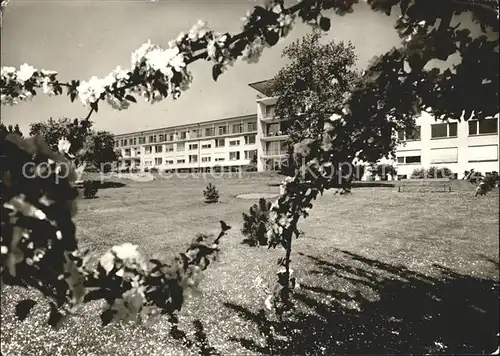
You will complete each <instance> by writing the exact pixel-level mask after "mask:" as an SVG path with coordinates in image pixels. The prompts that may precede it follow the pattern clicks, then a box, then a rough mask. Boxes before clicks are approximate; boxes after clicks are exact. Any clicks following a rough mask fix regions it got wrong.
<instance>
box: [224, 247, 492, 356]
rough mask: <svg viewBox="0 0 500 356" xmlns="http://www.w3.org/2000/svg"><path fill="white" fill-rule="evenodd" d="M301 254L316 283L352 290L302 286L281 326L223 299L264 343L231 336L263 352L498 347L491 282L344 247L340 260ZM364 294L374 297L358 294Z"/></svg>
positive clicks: (475, 351) (478, 349) (484, 349)
mask: <svg viewBox="0 0 500 356" xmlns="http://www.w3.org/2000/svg"><path fill="white" fill-rule="evenodd" d="M303 256H305V257H307V258H308V259H309V260H311V261H312V262H313V263H314V266H315V267H316V269H315V270H314V271H312V272H313V273H316V274H321V275H322V280H325V278H326V279H328V281H327V283H330V282H332V283H330V284H333V280H336V281H337V282H336V286H338V287H340V288H342V287H343V286H347V285H352V286H354V287H355V290H354V291H353V292H351V293H347V292H345V291H341V290H337V288H335V289H331V288H325V287H324V286H313V285H309V286H308V285H304V286H302V290H299V291H298V293H296V294H295V295H294V298H295V301H296V304H297V310H296V312H295V314H294V316H293V318H291V320H289V321H288V322H287V323H285V324H279V323H278V322H276V321H273V320H270V319H268V318H266V316H265V313H264V311H263V310H259V311H257V312H254V311H252V310H250V309H247V308H245V307H244V306H240V305H236V304H232V303H226V307H228V308H230V309H232V310H234V311H236V312H238V313H239V314H240V315H241V316H242V317H243V318H245V319H247V320H249V321H252V322H253V323H255V324H256V326H257V327H258V329H259V331H260V333H261V334H263V335H267V340H266V345H265V346H260V345H259V344H257V342H256V341H255V340H253V339H251V338H232V341H237V342H239V343H240V344H241V345H242V346H244V347H245V348H247V349H249V350H251V351H253V352H259V353H265V354H313V355H317V354H326V355H333V354H352V353H356V354H368V353H369V354H388V353H405V354H409V353H412V354H425V353H446V354H464V353H466V354H484V353H490V354H491V353H492V352H493V351H495V350H496V349H497V347H498V337H497V333H498V329H499V322H498V319H497V318H498V312H499V307H498V303H499V300H498V281H495V280H489V279H483V278H478V277H472V276H465V275H460V274H457V273H455V272H453V271H451V270H449V269H447V268H444V267H441V266H437V265H436V266H435V267H436V268H437V269H438V270H439V274H440V276H439V277H435V276H434V277H431V276H427V275H424V274H421V273H418V272H414V271H410V270H408V269H406V268H405V267H402V266H392V265H389V264H386V263H382V262H379V261H376V260H373V259H369V258H365V257H362V256H359V255H356V254H353V253H350V252H347V251H339V257H342V261H343V263H342V264H339V263H332V262H329V261H326V260H322V259H320V258H317V257H314V256H308V255H303ZM346 259H347V262H345V261H346ZM340 288H338V289H340ZM370 291H371V293H372V294H371V296H372V297H373V298H369V297H367V296H366V295H365V296H364V295H363V294H366V293H368V294H369V292H370ZM361 292H365V293H363V294H362V293H361ZM272 329H274V330H276V331H278V333H279V334H280V337H275V336H272V334H273V333H271V332H270V331H271V330H272Z"/></svg>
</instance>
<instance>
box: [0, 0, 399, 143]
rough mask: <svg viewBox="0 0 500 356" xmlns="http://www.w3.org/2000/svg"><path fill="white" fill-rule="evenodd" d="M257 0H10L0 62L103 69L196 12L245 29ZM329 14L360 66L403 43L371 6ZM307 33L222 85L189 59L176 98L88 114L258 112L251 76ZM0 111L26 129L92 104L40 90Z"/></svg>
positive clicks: (144, 121)
mask: <svg viewBox="0 0 500 356" xmlns="http://www.w3.org/2000/svg"><path fill="white" fill-rule="evenodd" d="M261 2H262V1H252V0H226V1H223V0H199V1H193V0H182V1H170V0H160V1H156V2H150V1H147V0H143V1H139V0H138V1H128V0H114V1H112V0H100V1H97V0H94V1H77V0H60V1H49V0H32V1H27V0H11V1H10V3H9V5H8V7H7V9H6V10H5V14H4V19H3V27H2V37H1V62H2V66H15V67H19V66H20V65H21V64H23V63H28V64H31V65H33V66H35V67H36V68H44V69H51V70H56V71H58V72H59V79H60V80H62V81H67V80H71V79H80V80H88V79H89V78H90V77H91V76H93V75H96V76H98V77H102V76H105V75H106V74H108V73H109V72H110V71H111V70H113V69H115V68H116V66H117V65H121V66H122V67H126V68H128V67H129V66H130V54H131V53H132V52H133V51H134V50H135V49H137V48H138V47H139V46H140V45H141V44H143V43H144V42H146V41H147V40H148V39H150V40H151V41H152V42H153V43H155V44H159V45H161V46H166V45H167V43H168V41H169V40H171V39H174V38H176V37H177V35H178V34H179V33H180V32H187V31H189V29H190V28H191V27H192V25H193V24H195V23H196V22H197V21H198V20H200V19H202V20H205V21H207V22H208V26H209V27H210V28H212V29H214V30H216V31H219V32H230V33H235V32H239V31H240V29H241V23H242V22H241V17H242V16H244V15H245V14H246V12H247V11H248V10H250V9H251V8H252V7H253V6H255V5H258V4H260V3H261ZM294 2H295V1H293V2H291V1H289V2H288V3H294ZM331 19H332V26H331V29H330V31H329V33H328V36H327V40H329V39H335V40H342V41H351V42H352V43H353V44H354V46H355V48H356V53H357V55H358V56H359V66H360V67H365V66H366V64H367V62H368V61H369V60H370V59H371V58H372V57H373V56H374V55H378V54H381V53H384V52H386V51H387V50H388V49H390V48H391V47H393V46H394V45H397V44H398V42H399V38H398V37H397V35H396V32H395V31H394V30H393V25H394V21H395V16H392V17H387V16H386V15H384V14H381V13H375V12H373V11H371V10H370V8H369V7H368V6H367V5H365V4H361V5H357V6H356V11H355V12H354V14H350V15H347V16H344V17H339V16H335V15H334V14H332V16H331ZM308 31H311V27H309V26H306V25H303V24H302V23H300V22H299V21H297V22H296V25H295V27H294V30H293V31H292V33H290V34H289V35H288V37H286V38H285V39H283V40H281V41H280V42H279V43H278V45H276V46H275V47H273V48H271V49H266V50H265V51H264V53H263V55H262V57H261V58H260V61H259V63H257V64H247V63H245V62H242V61H238V62H237V63H236V64H235V65H234V66H233V67H232V68H230V69H229V70H228V71H227V72H226V73H224V74H223V75H221V76H220V77H219V79H218V81H217V83H215V82H214V81H213V79H212V70H211V64H210V63H209V62H196V63H194V64H192V65H191V70H192V73H193V76H194V80H193V83H192V86H191V88H190V89H189V90H188V91H186V92H184V93H183V94H182V95H181V97H180V98H179V99H178V100H175V101H174V100H173V99H171V98H167V99H166V100H164V101H162V102H160V103H157V104H154V105H151V104H148V103H144V102H142V101H139V100H138V104H132V105H131V107H130V108H129V109H128V110H126V111H121V112H120V111H115V110H113V109H111V108H110V107H109V106H108V105H107V104H104V103H103V104H102V105H101V107H100V108H99V112H98V113H97V114H93V116H92V120H93V121H94V123H95V127H96V128H98V129H104V130H109V131H111V132H114V133H125V132H131V131H137V130H143V129H153V128H159V127H165V126H172V125H176V124H181V123H190V122H200V121H208V120H214V119H219V118H224V117H231V116H239V115H246V114H251V113H255V112H256V104H255V98H256V92H255V90H253V89H252V88H250V87H249V86H248V84H249V83H251V82H255V81H259V80H265V79H268V78H271V77H272V76H273V75H274V74H275V73H276V72H277V71H278V70H279V69H280V67H281V66H283V64H284V63H285V62H284V60H283V59H282V58H281V52H282V50H283V48H284V47H285V46H286V45H287V44H289V43H291V42H292V41H294V40H296V39H297V38H299V37H301V36H303V35H304V34H305V33H307V32H308ZM138 99H140V98H138ZM1 109H2V113H1V116H2V121H3V122H4V123H6V124H16V123H17V124H19V126H20V127H21V130H22V131H23V132H24V133H27V132H28V127H29V124H30V123H31V122H36V121H42V120H46V119H48V118H49V117H53V118H58V117H64V116H66V117H71V118H74V117H84V116H86V114H87V112H88V109H87V108H85V107H83V105H82V104H81V103H80V102H79V101H78V100H76V101H75V102H74V103H71V102H70V100H69V98H68V97H67V96H65V95H64V96H61V97H46V96H44V95H43V94H42V95H40V96H37V97H35V99H34V100H33V101H32V102H28V103H20V104H18V105H17V106H15V107H5V106H2V108H1Z"/></svg>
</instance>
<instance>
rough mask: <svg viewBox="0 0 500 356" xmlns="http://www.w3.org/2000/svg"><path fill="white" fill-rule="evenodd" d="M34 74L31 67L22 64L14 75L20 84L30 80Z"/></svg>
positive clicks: (34, 70)
mask: <svg viewBox="0 0 500 356" xmlns="http://www.w3.org/2000/svg"><path fill="white" fill-rule="evenodd" d="M35 72H36V69H35V68H34V67H33V66H30V65H29V64H27V63H24V64H22V65H21V66H20V67H19V71H18V72H17V74H16V76H17V80H18V81H20V82H21V83H24V82H26V81H27V80H30V79H31V77H32V76H33V74H35Z"/></svg>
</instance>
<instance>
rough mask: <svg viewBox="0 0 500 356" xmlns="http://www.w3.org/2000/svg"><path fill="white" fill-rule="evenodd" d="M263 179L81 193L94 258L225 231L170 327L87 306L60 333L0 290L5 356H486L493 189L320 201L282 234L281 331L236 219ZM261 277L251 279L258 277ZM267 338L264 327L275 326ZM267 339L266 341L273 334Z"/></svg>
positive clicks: (168, 249)
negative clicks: (285, 260) (290, 305)
mask: <svg viewBox="0 0 500 356" xmlns="http://www.w3.org/2000/svg"><path fill="white" fill-rule="evenodd" d="M269 179H270V178H269V177H265V176H259V175H254V176H249V177H246V178H242V179H237V178H232V179H224V180H212V182H213V183H214V184H215V185H216V187H217V188H218V190H219V192H220V195H221V202H220V203H218V204H205V203H204V202H203V195H202V191H203V189H204V187H205V186H206V184H207V181H206V180H203V179H193V178H190V179H182V180H181V179H177V178H176V179H170V180H158V181H154V182H144V183H138V182H132V181H127V184H126V185H125V186H123V187H118V188H108V189H101V190H100V191H99V192H98V194H97V196H98V197H97V198H96V199H90V200H81V201H80V202H79V214H78V215H77V217H76V223H77V232H78V236H79V239H80V243H81V245H82V247H91V248H92V249H93V250H94V251H95V253H96V254H100V253H102V252H104V251H105V250H106V249H107V248H109V247H110V246H112V245H114V244H119V243H122V242H132V243H137V244H140V245H141V246H142V247H143V249H144V251H145V252H146V253H147V254H148V256H150V257H156V256H165V255H169V254H172V253H176V252H180V251H181V250H183V249H185V248H186V247H187V245H188V244H189V242H190V241H191V239H192V238H193V237H194V236H195V234H196V233H198V232H204V233H207V232H213V233H217V232H218V228H219V220H221V219H224V220H225V221H226V222H227V223H228V224H229V225H231V226H232V227H233V228H232V229H231V230H230V231H229V234H228V236H226V237H225V240H223V241H222V243H221V247H222V249H223V251H222V253H221V255H220V259H219V261H218V262H216V263H215V264H214V265H212V266H211V267H210V268H209V269H208V270H207V271H206V273H205V276H204V280H203V281H202V283H201V294H200V295H196V296H193V297H191V298H190V299H189V300H188V302H187V303H186V305H185V306H184V308H183V310H182V311H181V313H180V321H181V322H180V326H179V330H178V331H177V332H175V333H174V332H171V328H170V325H169V323H168V322H167V321H166V318H164V319H160V320H159V321H158V322H155V323H153V324H145V325H140V326H123V325H122V326H120V325H119V326H107V327H105V328H102V327H100V320H99V317H98V311H99V308H100V305H99V303H94V304H89V305H86V306H84V307H83V309H82V311H81V313H80V314H79V315H78V316H77V317H75V318H73V319H71V320H70V321H69V322H68V324H67V325H66V326H64V327H62V328H61V329H60V330H51V329H50V328H49V327H46V326H44V325H43V323H44V322H45V320H46V317H47V315H46V312H47V310H48V309H47V308H46V307H41V306H37V307H35V314H34V315H33V316H32V317H30V318H28V319H27V320H26V321H24V322H19V321H17V320H15V318H14V305H15V304H14V303H15V301H16V300H20V299H21V298H26V297H27V296H32V295H33V293H32V292H27V291H24V290H17V289H6V290H5V291H4V293H3V295H2V304H1V305H2V317H1V321H2V335H1V336H2V353H3V354H4V355H8V354H12V355H90V354H94V355H182V354H186V355H188V354H205V355H209V354H210V355H214V354H220V355H233V354H252V355H254V354H292V353H293V354H314V355H319V354H324V355H333V354H346V353H357V354H366V353H370V354H377V353H378V354H387V353H405V354H408V353H413V354H423V353H439V352H442V353H448V354H453V353H455V354H456V353H462V354H463V353H468V354H481V353H488V352H489V353H491V352H493V351H494V350H496V348H497V346H498V338H497V336H496V334H497V333H498V330H499V324H498V320H497V317H498V273H499V265H498V261H499V256H498V250H499V231H498V229H499V222H498V214H499V205H498V198H499V196H498V190H497V191H496V192H493V193H490V194H489V195H487V196H485V197H479V198H473V196H472V193H471V192H470V191H469V192H463V191H454V192H451V193H398V192H397V188H356V189H353V194H351V195H347V196H333V194H331V193H327V194H325V196H323V197H320V198H319V199H318V200H317V201H316V203H315V207H314V209H313V210H312V212H311V216H310V217H309V218H308V219H306V220H305V221H303V222H302V224H301V226H300V228H301V229H302V230H303V231H304V232H305V236H304V237H303V238H301V239H298V240H295V241H294V253H293V255H292V265H293V266H292V268H293V269H294V270H295V271H296V273H297V274H298V277H299V283H300V284H301V289H300V290H299V291H298V292H297V294H296V295H295V300H296V302H297V311H296V315H295V317H294V319H293V320H292V321H290V323H289V324H288V328H287V329H286V330H282V329H280V328H281V326H280V325H279V324H277V323H275V322H274V321H272V320H273V319H272V318H266V317H265V315H264V314H265V313H264V312H263V311H261V310H262V309H263V308H264V299H265V297H266V291H265V285H266V284H270V283H271V282H273V281H274V273H275V272H276V270H277V266H276V260H277V258H278V257H279V256H281V255H282V250H280V249H277V250H268V249H267V248H251V247H247V246H245V245H242V244H241V241H242V239H243V237H242V236H241V233H240V229H241V225H242V217H241V214H242V213H243V212H247V211H248V208H249V207H250V206H251V205H252V204H254V203H255V202H256V200H255V201H252V200H243V199H238V198H236V195H238V194H242V193H274V192H278V188H277V187H276V186H268V185H267V184H266V183H268V182H269ZM259 280H261V281H262V285H261V286H259V283H256V282H257V281H259ZM273 329H274V332H270V330H273ZM270 335H278V336H274V337H271V336H270Z"/></svg>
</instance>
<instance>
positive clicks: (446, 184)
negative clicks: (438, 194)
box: [398, 178, 451, 192]
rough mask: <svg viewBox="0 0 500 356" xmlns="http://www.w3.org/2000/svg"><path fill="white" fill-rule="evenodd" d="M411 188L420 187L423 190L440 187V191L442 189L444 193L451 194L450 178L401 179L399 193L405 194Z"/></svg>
mask: <svg viewBox="0 0 500 356" xmlns="http://www.w3.org/2000/svg"><path fill="white" fill-rule="evenodd" d="M410 187H419V188H421V189H424V188H426V187H429V188H430V187H439V188H440V189H439V190H441V188H442V191H444V192H451V183H450V178H424V179H419V178H415V179H401V180H400V181H399V186H398V192H404V191H406V190H407V188H410Z"/></svg>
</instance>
